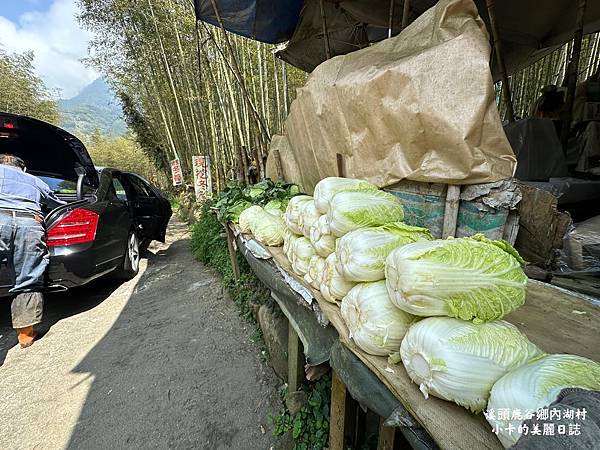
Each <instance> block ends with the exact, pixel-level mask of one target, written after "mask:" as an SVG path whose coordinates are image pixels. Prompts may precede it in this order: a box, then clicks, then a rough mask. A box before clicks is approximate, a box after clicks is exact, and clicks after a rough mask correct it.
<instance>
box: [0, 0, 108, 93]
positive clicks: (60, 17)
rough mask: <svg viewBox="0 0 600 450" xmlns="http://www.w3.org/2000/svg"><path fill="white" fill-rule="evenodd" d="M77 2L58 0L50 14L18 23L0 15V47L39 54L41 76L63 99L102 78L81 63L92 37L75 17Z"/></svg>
mask: <svg viewBox="0 0 600 450" xmlns="http://www.w3.org/2000/svg"><path fill="white" fill-rule="evenodd" d="M76 13H77V5H76V4H75V0H54V2H53V3H52V5H51V6H50V9H49V10H48V11H46V12H30V13H25V14H23V15H22V16H20V17H19V21H18V23H14V22H12V21H10V20H8V19H7V18H6V17H2V16H0V44H1V45H2V46H4V48H5V49H6V50H8V51H10V52H24V51H29V50H32V51H34V52H35V60H34V64H35V67H36V70H37V72H38V74H39V75H40V77H41V78H42V79H43V80H44V82H45V83H46V85H47V86H48V87H49V88H52V89H60V91H61V92H60V97H62V98H69V97H72V96H74V95H77V93H78V92H79V91H80V90H81V89H82V88H83V87H85V86H86V85H88V84H89V83H91V82H92V81H94V80H95V79H96V78H98V76H99V75H98V73H97V72H96V71H95V70H94V69H92V68H89V67H86V66H85V65H84V64H83V63H82V62H81V61H80V60H81V58H84V57H85V56H87V54H88V42H89V41H90V39H91V36H92V35H91V34H90V33H89V32H87V31H85V30H83V29H82V28H81V27H80V25H79V24H78V23H77V19H76V17H75V15H76Z"/></svg>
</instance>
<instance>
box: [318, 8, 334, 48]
mask: <svg viewBox="0 0 600 450" xmlns="http://www.w3.org/2000/svg"><path fill="white" fill-rule="evenodd" d="M319 6H320V7H321V23H322V24H323V37H324V39H325V57H326V58H327V59H329V58H331V47H330V45H329V31H328V30H327V16H326V15H325V5H324V4H323V0H319Z"/></svg>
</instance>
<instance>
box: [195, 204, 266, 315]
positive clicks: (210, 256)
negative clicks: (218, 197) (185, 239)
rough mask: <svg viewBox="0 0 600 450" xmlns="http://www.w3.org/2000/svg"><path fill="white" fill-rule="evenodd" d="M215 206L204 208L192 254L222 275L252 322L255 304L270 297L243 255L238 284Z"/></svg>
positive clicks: (204, 205)
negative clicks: (213, 211) (214, 212)
mask: <svg viewBox="0 0 600 450" xmlns="http://www.w3.org/2000/svg"><path fill="white" fill-rule="evenodd" d="M211 206H213V203H212V202H206V203H204V204H203V205H202V212H201V215H200V218H199V219H198V221H197V222H196V223H195V224H194V225H193V226H192V253H193V255H194V257H195V258H196V259H198V260H199V261H200V262H202V263H204V264H206V265H207V266H210V267H214V268H215V269H216V270H217V271H218V272H219V273H220V274H221V276H222V277H223V285H224V286H225V287H226V288H227V290H228V291H229V294H230V295H231V298H232V300H233V301H234V303H235V304H236V305H237V306H238V308H239V309H240V314H241V316H242V317H244V318H246V319H248V320H252V309H251V306H250V305H251V303H256V300H257V299H267V298H268V297H269V294H268V292H267V290H266V288H265V287H264V286H263V285H262V284H261V283H260V281H259V280H258V278H256V276H255V275H254V273H253V272H252V270H251V269H250V266H249V265H248V263H247V262H246V260H245V259H244V258H243V257H242V256H241V255H239V253H238V265H239V268H240V279H239V281H238V282H237V283H236V282H235V280H234V279H233V269H232V267H231V262H230V260H229V251H228V249H227V241H226V240H225V237H224V236H222V234H223V232H224V230H223V226H222V225H221V223H220V222H219V221H218V220H217V217H216V216H215V215H214V214H212V212H211V211H210V207H211Z"/></svg>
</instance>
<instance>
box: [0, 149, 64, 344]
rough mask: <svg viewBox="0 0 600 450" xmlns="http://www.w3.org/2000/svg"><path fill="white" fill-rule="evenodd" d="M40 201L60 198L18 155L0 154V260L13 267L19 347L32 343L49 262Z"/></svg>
mask: <svg viewBox="0 0 600 450" xmlns="http://www.w3.org/2000/svg"><path fill="white" fill-rule="evenodd" d="M42 204H46V205H48V206H55V205H58V204H64V202H62V201H61V200H59V199H58V198H56V196H55V195H54V192H53V191H52V190H51V189H50V187H49V186H48V185H47V184H46V183H44V182H43V181H42V180H40V179H39V178H37V177H34V176H33V175H29V174H28V173H26V167H25V163H24V162H23V160H22V159H21V158H18V157H16V156H13V155H9V154H0V263H3V262H4V263H7V267H12V268H13V269H14V273H15V282H14V286H13V288H12V289H11V290H10V292H11V293H12V294H14V295H15V298H14V299H13V302H12V306H11V312H12V323H13V328H15V329H16V330H17V334H18V339H19V344H20V345H21V347H29V346H30V345H31V344H32V343H33V341H34V339H35V338H36V334H35V331H34V329H33V327H34V325H37V324H38V323H40V322H41V321H42V311H43V306H44V298H43V295H42V292H41V290H42V288H43V285H44V273H45V271H46V267H47V266H48V262H49V257H48V247H47V245H46V230H45V228H44V219H43V215H42ZM0 270H7V269H0Z"/></svg>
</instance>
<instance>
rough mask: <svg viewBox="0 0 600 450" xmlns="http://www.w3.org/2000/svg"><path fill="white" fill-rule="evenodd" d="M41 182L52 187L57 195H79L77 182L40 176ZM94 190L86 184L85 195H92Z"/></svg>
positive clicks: (84, 186)
mask: <svg viewBox="0 0 600 450" xmlns="http://www.w3.org/2000/svg"><path fill="white" fill-rule="evenodd" d="M38 178H39V179H40V180H42V181H43V182H44V183H46V184H47V185H48V186H50V189H52V190H53V191H54V193H55V194H57V195H61V194H62V195H76V194H77V182H76V181H72V180H63V179H60V178H54V177H47V176H38ZM93 191H94V190H93V189H92V188H91V187H90V186H88V185H86V184H84V185H83V195H86V194H91V193H92V192H93Z"/></svg>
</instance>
